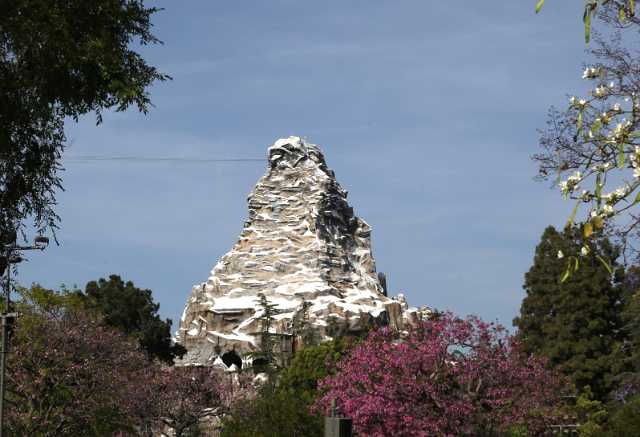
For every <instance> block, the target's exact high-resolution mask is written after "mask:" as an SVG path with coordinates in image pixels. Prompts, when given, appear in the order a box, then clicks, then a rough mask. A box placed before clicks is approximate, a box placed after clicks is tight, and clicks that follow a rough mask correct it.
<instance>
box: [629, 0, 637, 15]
mask: <svg viewBox="0 0 640 437" xmlns="http://www.w3.org/2000/svg"><path fill="white" fill-rule="evenodd" d="M635 14H636V1H635V0H629V15H631V16H632V17H633V16H634V15H635Z"/></svg>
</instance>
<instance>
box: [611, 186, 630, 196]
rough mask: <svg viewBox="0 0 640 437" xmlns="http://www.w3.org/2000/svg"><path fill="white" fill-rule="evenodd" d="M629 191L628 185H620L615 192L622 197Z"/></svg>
mask: <svg viewBox="0 0 640 437" xmlns="http://www.w3.org/2000/svg"><path fill="white" fill-rule="evenodd" d="M627 191H628V187H620V188H618V189H616V190H615V191H614V192H613V193H614V194H615V195H616V197H618V198H620V197H624V196H626V195H627Z"/></svg>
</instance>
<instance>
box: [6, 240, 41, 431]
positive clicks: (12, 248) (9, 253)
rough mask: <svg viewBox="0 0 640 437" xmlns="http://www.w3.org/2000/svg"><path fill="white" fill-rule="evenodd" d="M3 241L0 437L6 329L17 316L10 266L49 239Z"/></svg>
mask: <svg viewBox="0 0 640 437" xmlns="http://www.w3.org/2000/svg"><path fill="white" fill-rule="evenodd" d="M8 240H9V241H5V242H4V243H5V244H4V246H3V247H2V252H3V253H2V255H1V256H0V274H1V272H2V270H6V272H7V280H6V282H5V306H4V310H3V312H2V314H0V319H2V352H1V353H0V437H2V433H3V431H4V394H5V381H4V376H5V368H6V362H7V353H8V344H9V339H8V328H9V323H10V321H11V320H12V319H14V318H16V317H17V316H18V314H17V313H14V312H9V311H10V310H11V264H18V263H20V262H22V261H24V259H23V258H22V257H21V256H20V252H23V251H27V250H44V249H46V248H47V246H48V245H49V239H48V238H47V237H43V236H42V235H39V236H37V237H36V238H35V239H34V240H33V244H32V245H30V246H19V245H17V244H16V235H15V233H13V235H11V236H10V237H9V238H8Z"/></svg>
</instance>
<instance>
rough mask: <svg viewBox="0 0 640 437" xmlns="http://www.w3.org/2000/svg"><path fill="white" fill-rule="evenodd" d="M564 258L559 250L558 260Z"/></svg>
mask: <svg viewBox="0 0 640 437" xmlns="http://www.w3.org/2000/svg"><path fill="white" fill-rule="evenodd" d="M562 258H564V253H562V251H561V250H559V251H558V259H562Z"/></svg>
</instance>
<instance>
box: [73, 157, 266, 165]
mask: <svg viewBox="0 0 640 437" xmlns="http://www.w3.org/2000/svg"><path fill="white" fill-rule="evenodd" d="M100 161H102V162H104V161H107V162H108V161H119V162H182V163H207V162H264V161H265V160H264V159H256V158H179V157H163V158H153V157H145V156H97V155H82V156H67V157H65V158H64V162H73V163H86V162H100Z"/></svg>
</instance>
